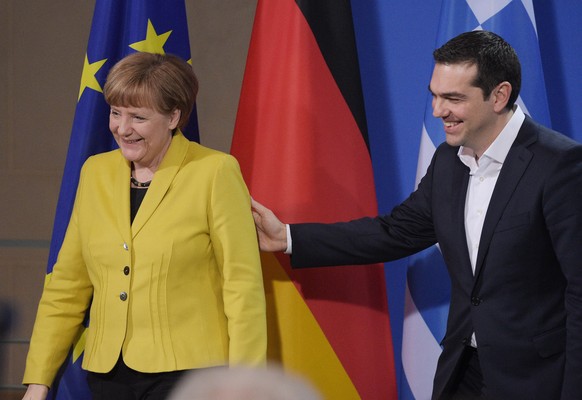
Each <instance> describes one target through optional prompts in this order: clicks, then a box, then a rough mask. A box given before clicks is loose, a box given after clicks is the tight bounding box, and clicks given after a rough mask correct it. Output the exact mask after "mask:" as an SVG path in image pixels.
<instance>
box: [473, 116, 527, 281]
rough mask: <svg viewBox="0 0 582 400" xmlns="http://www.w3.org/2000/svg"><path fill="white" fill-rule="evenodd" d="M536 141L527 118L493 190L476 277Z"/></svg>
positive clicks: (481, 241)
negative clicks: (531, 145) (530, 146)
mask: <svg viewBox="0 0 582 400" xmlns="http://www.w3.org/2000/svg"><path fill="white" fill-rule="evenodd" d="M535 140H536V136H535V134H533V131H532V130H531V128H530V122H529V119H528V118H527V117H526V120H525V121H524V124H523V125H522V127H521V129H520V132H519V134H518V135H517V138H516V139H515V142H514V143H513V145H512V146H511V149H510V150H509V153H508V154H507V158H506V159H505V162H504V163H503V167H502V168H501V172H500V173H499V178H498V179H497V183H496V185H495V189H494V190H493V195H492V196H491V201H490V202H489V208H488V209H487V214H486V216H485V221H484V223H483V230H482V232H481V239H480V241H479V253H478V255H477V264H476V269H475V277H476V278H477V277H478V276H479V274H480V273H481V268H482V266H483V262H484V260H485V255H486V254H487V252H488V250H489V245H490V244H491V238H492V237H493V232H495V228H496V227H497V223H498V222H499V219H500V218H501V216H502V215H503V211H504V210H505V207H506V206H507V203H508V201H509V199H510V198H511V196H512V195H513V193H514V192H515V189H516V187H517V184H518V182H519V180H520V179H521V177H522V176H523V174H524V172H525V170H526V169H527V166H528V165H529V163H530V161H531V159H532V157H533V154H532V152H531V151H530V150H529V149H528V148H527V146H529V145H530V144H531V143H533V142H534V141H535Z"/></svg>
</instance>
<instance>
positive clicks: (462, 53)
mask: <svg viewBox="0 0 582 400" xmlns="http://www.w3.org/2000/svg"><path fill="white" fill-rule="evenodd" d="M433 57H434V61H435V62H436V63H437V64H461V63H469V64H474V65H476V66H477V77H476V78H475V81H474V82H473V85H474V86H475V87H478V88H480V89H481V90H482V91H483V98H484V99H487V98H488V97H489V96H490V95H491V92H492V91H493V89H494V88H495V86H497V85H498V84H500V83H501V82H503V81H507V82H509V83H510V84H511V89H512V90H511V95H510V97H509V101H508V102H507V106H506V108H507V109H511V108H513V104H514V103H515V101H516V100H517V96H518V95H519V90H520V89H521V65H520V63H519V59H518V58H517V54H516V53H515V50H514V49H513V47H511V45H510V44H509V43H507V42H506V41H505V40H503V38H502V37H501V36H499V35H496V34H495V33H493V32H488V31H472V32H465V33H462V34H460V35H459V36H456V37H454V38H453V39H451V40H449V41H448V42H447V43H445V44H444V45H442V46H441V47H440V48H438V49H436V50H435V51H434V52H433Z"/></svg>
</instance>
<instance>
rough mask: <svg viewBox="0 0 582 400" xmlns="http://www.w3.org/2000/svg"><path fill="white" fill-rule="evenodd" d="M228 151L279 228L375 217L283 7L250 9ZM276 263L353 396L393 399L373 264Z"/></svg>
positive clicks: (308, 39)
mask: <svg viewBox="0 0 582 400" xmlns="http://www.w3.org/2000/svg"><path fill="white" fill-rule="evenodd" d="M232 153H233V154H234V155H235V156H236V157H237V159H238V160H239V162H240V164H241V169H242V171H243V175H244V177H245V179H246V182H247V184H248V185H249V189H250V191H251V194H252V196H253V197H254V198H256V199H257V200H258V201H260V202H262V203H264V204H265V205H266V206H268V207H270V208H272V209H273V210H274V211H275V213H277V214H278V215H279V217H280V218H281V219H282V220H283V221H286V222H304V221H337V220H346V219H352V218H357V217H361V216H364V215H375V214H376V213H377V206H376V200H375V190H374V181H373V173H372V166H371V161H370V156H369V153H368V150H367V148H366V145H365V142H364V140H363V138H362V135H361V133H360V131H359V129H358V126H357V124H356V122H355V120H354V118H353V116H352V114H351V113H350V110H349V108H348V106H347V104H346V102H345V100H344V98H343V97H342V95H341V93H340V91H339V89H338V87H337V85H336V83H335V81H334V79H333V77H332V75H331V73H330V71H329V69H328V67H327V65H326V63H325V60H324V59H323V57H322V55H321V52H320V51H319V48H318V46H317V43H316V41H315V38H314V37H313V33H312V32H311V30H310V28H309V25H308V24H307V22H306V21H305V19H304V17H303V15H302V13H301V11H300V10H299V8H298V7H297V5H296V4H295V2H294V1H292V0H278V1H259V4H258V8H257V13H256V17H255V24H254V27H253V34H252V39H251V45H250V48H249V54H248V59H247V66H246V71H245V77H244V81H243V88H242V93H241V100H240V104H239V110H238V114H237V121H236V127H235V134H234V137H233V144H232ZM278 259H279V261H280V263H281V264H282V265H283V266H285V269H286V272H287V274H288V275H289V276H290V277H291V279H292V280H293V281H294V283H295V285H296V286H297V288H298V289H299V290H300V292H301V293H302V296H303V298H304V299H305V301H306V302H307V304H308V306H309V309H310V310H311V312H312V313H313V314H314V316H315V318H316V319H317V321H318V323H319V325H320V327H321V329H322V330H323V332H324V333H325V336H326V337H327V338H328V340H329V342H330V344H331V345H332V347H333V349H334V350H335V352H336V354H337V356H338V358H339V359H340V361H341V362H342V364H343V366H344V368H345V370H346V372H347V373H348V375H349V376H350V378H351V379H352V382H353V384H354V385H355V387H356V388H357V390H358V392H359V393H360V395H361V397H362V398H363V399H388V398H395V397H396V384H395V378H394V366H393V352H392V343H391V334H390V328H389V321H388V311H387V304H386V292H385V284H384V271H383V267H382V265H375V266H366V267H362V266H359V267H336V268H317V269H311V270H303V271H294V270H291V269H290V267H289V260H288V258H287V257H286V256H283V255H281V256H278ZM279 318H281V316H279ZM287 318H293V314H292V313H290V314H289V315H288V316H287ZM298 329H300V327H298ZM298 351H305V353H306V357H317V349H298ZM322 368H325V366H322Z"/></svg>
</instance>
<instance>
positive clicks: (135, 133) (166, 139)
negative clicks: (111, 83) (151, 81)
mask: <svg viewBox="0 0 582 400" xmlns="http://www.w3.org/2000/svg"><path fill="white" fill-rule="evenodd" d="M179 118H180V111H178V110H174V111H173V112H172V113H171V114H170V115H166V114H161V113H159V112H157V111H155V110H153V109H151V108H146V107H117V106H112V107H111V112H110V114H109V129H110V130H111V133H113V137H114V138H115V141H116V142H117V144H118V145H119V148H120V149H121V153H122V154H123V156H124V157H125V158H126V159H127V160H128V161H131V162H132V163H133V164H134V166H135V167H136V168H149V169H152V170H153V171H155V170H156V169H157V167H158V166H159V165H160V162H161V161H162V159H163V158H164V155H165V154H166V151H167V150H168V147H170V142H171V141H172V130H173V129H175V128H176V126H177V125H178V120H179Z"/></svg>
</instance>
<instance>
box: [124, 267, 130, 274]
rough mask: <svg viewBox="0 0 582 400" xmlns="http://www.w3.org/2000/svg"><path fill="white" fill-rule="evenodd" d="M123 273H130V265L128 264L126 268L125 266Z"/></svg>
mask: <svg viewBox="0 0 582 400" xmlns="http://www.w3.org/2000/svg"><path fill="white" fill-rule="evenodd" d="M123 274H124V275H129V267H128V266H126V267H125V268H123Z"/></svg>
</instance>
